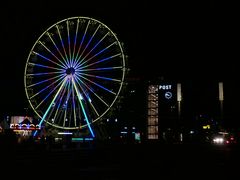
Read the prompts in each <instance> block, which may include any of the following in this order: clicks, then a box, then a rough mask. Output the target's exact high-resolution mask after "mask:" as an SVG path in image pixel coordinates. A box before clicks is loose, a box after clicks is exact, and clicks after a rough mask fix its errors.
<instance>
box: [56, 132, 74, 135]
mask: <svg viewBox="0 0 240 180" xmlns="http://www.w3.org/2000/svg"><path fill="white" fill-rule="evenodd" d="M58 134H60V135H72V134H73V133H72V132H58Z"/></svg>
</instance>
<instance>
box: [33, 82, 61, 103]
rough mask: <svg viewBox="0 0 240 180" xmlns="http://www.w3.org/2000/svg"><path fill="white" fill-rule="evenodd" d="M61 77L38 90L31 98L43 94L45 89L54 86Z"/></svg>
mask: <svg viewBox="0 0 240 180" xmlns="http://www.w3.org/2000/svg"><path fill="white" fill-rule="evenodd" d="M60 80H61V79H57V80H56V81H54V82H52V83H51V84H49V85H48V86H46V87H45V88H43V89H41V90H40V91H38V92H36V93H35V94H34V95H32V96H31V97H30V99H32V98H34V97H36V96H37V95H39V94H41V93H42V92H44V91H45V90H47V89H48V88H50V87H51V86H53V85H54V84H56V83H57V82H58V81H60Z"/></svg>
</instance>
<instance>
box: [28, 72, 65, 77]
mask: <svg viewBox="0 0 240 180" xmlns="http://www.w3.org/2000/svg"><path fill="white" fill-rule="evenodd" d="M55 74H62V72H47V73H32V74H26V76H42V75H55Z"/></svg>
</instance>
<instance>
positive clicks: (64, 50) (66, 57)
mask: <svg viewBox="0 0 240 180" xmlns="http://www.w3.org/2000/svg"><path fill="white" fill-rule="evenodd" d="M56 28H57V32H58V36H59V39H60V41H61V45H62V48H63V52H64V55H65V59H66V62H68V63H67V64H68V66H69V65H70V62H69V59H68V56H67V52H66V48H65V45H64V41H63V39H62V35H61V32H60V30H59V27H58V25H56Z"/></svg>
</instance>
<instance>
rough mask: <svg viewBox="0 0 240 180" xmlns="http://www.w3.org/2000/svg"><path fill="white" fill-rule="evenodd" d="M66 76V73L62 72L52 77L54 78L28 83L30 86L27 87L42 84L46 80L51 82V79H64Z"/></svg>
mask: <svg viewBox="0 0 240 180" xmlns="http://www.w3.org/2000/svg"><path fill="white" fill-rule="evenodd" d="M64 76H65V75H63V74H60V75H58V76H55V77H52V78H48V79H45V80H42V81H39V82H37V83H33V84H31V85H28V86H26V87H27V88H29V87H33V86H37V85H40V84H42V83H45V82H49V81H52V80H55V79H57V78H59V79H62V78H63V77H64Z"/></svg>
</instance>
